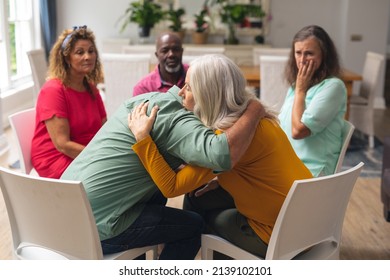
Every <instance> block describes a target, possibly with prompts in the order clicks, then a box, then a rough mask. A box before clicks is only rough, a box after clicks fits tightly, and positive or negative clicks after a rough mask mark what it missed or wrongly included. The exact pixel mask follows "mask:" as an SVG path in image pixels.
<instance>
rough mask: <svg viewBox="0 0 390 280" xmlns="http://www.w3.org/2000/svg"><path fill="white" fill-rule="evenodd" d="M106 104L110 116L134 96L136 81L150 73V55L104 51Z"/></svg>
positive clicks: (102, 57) (102, 59) (102, 58)
mask: <svg viewBox="0 0 390 280" xmlns="http://www.w3.org/2000/svg"><path fill="white" fill-rule="evenodd" d="M101 61H102V64H103V68H104V91H105V106H106V111H107V115H108V117H110V116H111V115H112V114H113V113H114V112H115V111H116V110H117V109H118V107H119V106H120V105H121V104H122V103H123V102H124V101H125V100H127V99H129V98H131V97H132V96H133V88H134V86H135V85H136V83H137V82H138V81H139V80H141V79H142V78H143V77H145V76H146V75H147V74H148V73H149V70H150V69H149V68H150V55H147V54H108V53H103V54H102V56H101Z"/></svg>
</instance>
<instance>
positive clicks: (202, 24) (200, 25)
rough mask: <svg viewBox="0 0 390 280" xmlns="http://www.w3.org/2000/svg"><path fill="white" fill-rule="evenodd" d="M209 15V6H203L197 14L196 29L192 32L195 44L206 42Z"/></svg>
mask: <svg viewBox="0 0 390 280" xmlns="http://www.w3.org/2000/svg"><path fill="white" fill-rule="evenodd" d="M207 15H208V9H207V6H203V9H202V10H201V11H200V12H199V14H195V15H194V17H195V31H194V32H193V33H192V41H193V42H194V43H195V44H205V43H206V42H207V37H208V21H207V20H206V16H207Z"/></svg>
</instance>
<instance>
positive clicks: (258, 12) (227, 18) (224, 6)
mask: <svg viewBox="0 0 390 280" xmlns="http://www.w3.org/2000/svg"><path fill="white" fill-rule="evenodd" d="M216 2H217V3H219V4H220V5H221V12H220V15H221V21H222V22H223V23H225V24H226V25H227V36H226V39H225V44H238V43H239V40H238V38H237V36H236V27H237V25H238V24H242V23H243V22H244V21H245V20H246V17H247V16H249V15H250V16H256V17H259V18H262V17H264V15H265V13H264V11H263V10H262V8H261V6H260V5H255V4H234V3H233V2H232V1H231V0H216Z"/></svg>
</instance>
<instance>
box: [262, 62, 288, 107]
mask: <svg viewBox="0 0 390 280" xmlns="http://www.w3.org/2000/svg"><path fill="white" fill-rule="evenodd" d="M259 60H260V66H259V67H260V76H261V82H260V100H261V101H263V102H264V103H265V104H267V105H269V106H271V108H272V109H274V110H276V111H280V108H282V105H283V103H284V100H285V99H286V95H287V90H288V88H289V86H288V83H287V81H286V79H285V78H284V69H285V67H286V64H287V60H288V56H286V55H261V56H260V57H259Z"/></svg>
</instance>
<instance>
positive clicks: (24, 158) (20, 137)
mask: <svg viewBox="0 0 390 280" xmlns="http://www.w3.org/2000/svg"><path fill="white" fill-rule="evenodd" d="M8 120H9V123H10V125H11V128H12V131H13V134H14V136H15V140H16V143H17V150H18V154H19V161H20V169H21V171H22V172H23V173H25V174H30V172H31V170H32V169H33V166H32V162H31V141H32V138H33V136H34V130H35V108H31V109H27V110H23V111H20V112H17V113H14V114H12V115H9V116H8Z"/></svg>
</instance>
